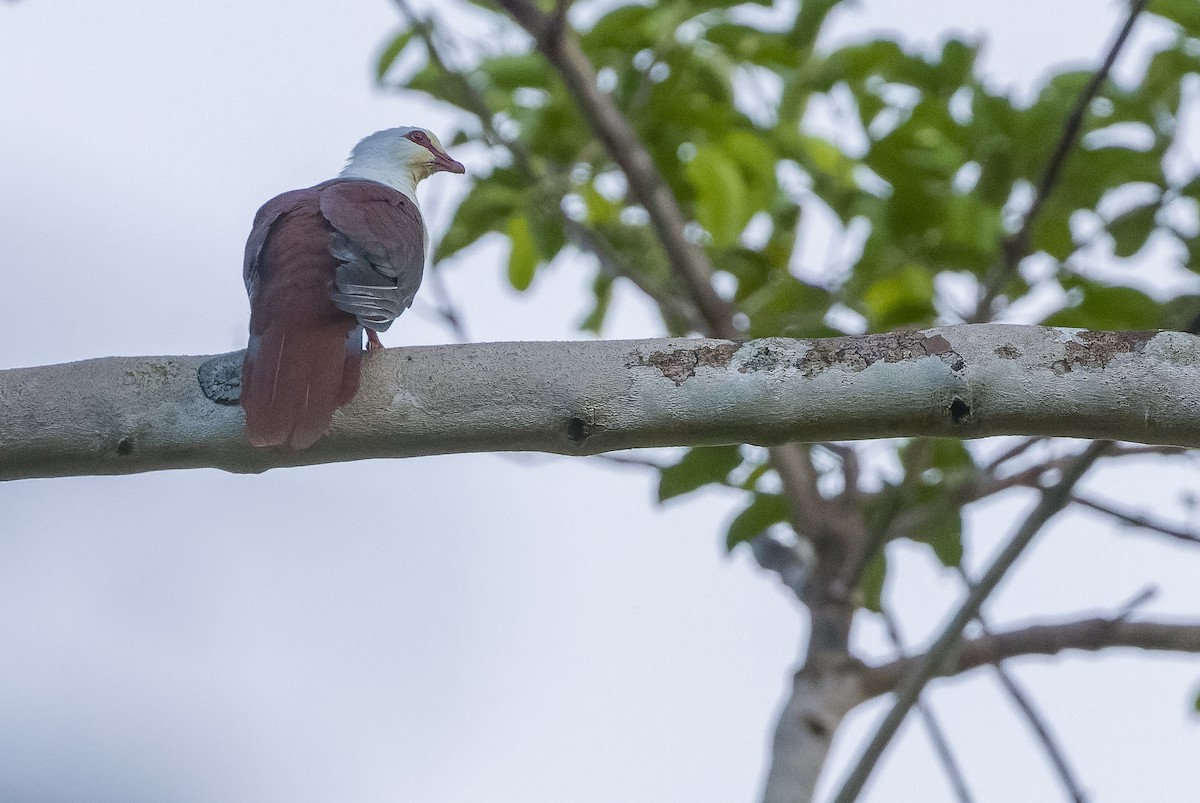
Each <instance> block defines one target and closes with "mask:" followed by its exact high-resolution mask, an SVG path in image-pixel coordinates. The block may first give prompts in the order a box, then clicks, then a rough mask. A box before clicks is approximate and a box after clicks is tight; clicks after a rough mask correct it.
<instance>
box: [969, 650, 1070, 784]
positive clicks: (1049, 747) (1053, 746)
mask: <svg viewBox="0 0 1200 803" xmlns="http://www.w3.org/2000/svg"><path fill="white" fill-rule="evenodd" d="M985 632H986V631H985ZM992 670H993V671H994V672H995V673H996V677H997V678H998V679H999V681H1000V685H1001V686H1003V687H1004V691H1005V692H1006V693H1007V694H1008V696H1009V697H1010V698H1011V699H1012V701H1013V704H1014V705H1016V706H1017V709H1018V710H1019V711H1020V712H1021V714H1022V715H1024V717H1025V721H1026V722H1028V723H1029V726H1030V727H1031V728H1033V733H1034V735H1035V736H1037V739H1038V741H1039V742H1041V744H1042V748H1043V749H1044V750H1045V751H1046V757H1047V758H1048V759H1049V760H1050V765H1051V766H1052V767H1054V771H1055V772H1056V773H1057V774H1058V777H1059V780H1061V781H1062V783H1063V786H1064V787H1065V789H1066V792H1067V794H1068V795H1069V796H1070V798H1071V800H1073V801H1075V803H1085V801H1086V800H1087V798H1086V797H1085V796H1084V794H1083V787H1082V786H1081V785H1080V784H1079V781H1078V779H1076V778H1075V774H1074V772H1073V771H1072V770H1071V765H1070V764H1068V763H1067V757H1066V754H1065V753H1063V751H1062V748H1061V747H1059V745H1058V741H1057V740H1056V739H1055V738H1054V736H1053V734H1051V733H1050V728H1049V727H1048V726H1047V725H1046V723H1045V721H1044V720H1043V718H1042V715H1041V714H1040V713H1039V712H1038V710H1037V708H1035V707H1034V705H1033V700H1031V699H1030V698H1029V695H1028V694H1026V693H1025V690H1024V689H1022V688H1021V686H1020V684H1018V683H1017V681H1016V679H1015V678H1013V676H1012V673H1011V672H1009V671H1008V670H1007V669H1005V668H1004V665H1003V664H1000V663H995V664H992Z"/></svg>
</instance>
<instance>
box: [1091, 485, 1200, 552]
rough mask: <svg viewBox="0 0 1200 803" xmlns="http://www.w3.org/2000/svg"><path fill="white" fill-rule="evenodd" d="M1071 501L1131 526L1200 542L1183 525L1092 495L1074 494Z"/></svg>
mask: <svg viewBox="0 0 1200 803" xmlns="http://www.w3.org/2000/svg"><path fill="white" fill-rule="evenodd" d="M1071 501H1072V502H1074V503H1075V504H1077V505H1079V506H1081V507H1086V508H1089V509H1091V510H1094V511H1096V512H1097V513H1103V514H1104V515H1106V516H1109V517H1111V518H1114V519H1116V520H1117V521H1119V522H1122V523H1124V524H1128V525H1129V526H1131V527H1141V528H1143V529H1146V530H1151V531H1153V532H1156V533H1161V534H1162V535H1168V536H1170V537H1171V538H1176V539H1178V540H1180V541H1187V542H1188V543H1190V544H1200V535H1196V534H1195V533H1193V532H1190V531H1188V530H1185V529H1183V528H1181V527H1172V526H1170V525H1169V524H1163V523H1162V522H1160V521H1155V520H1154V519H1151V518H1148V517H1146V516H1143V515H1141V514H1140V513H1130V512H1128V511H1125V510H1120V509H1118V508H1115V507H1113V506H1112V505H1109V504H1107V503H1105V502H1098V501H1096V500H1095V499H1091V498H1090V497H1086V496H1081V495H1080V494H1074V495H1073V496H1072V497H1071Z"/></svg>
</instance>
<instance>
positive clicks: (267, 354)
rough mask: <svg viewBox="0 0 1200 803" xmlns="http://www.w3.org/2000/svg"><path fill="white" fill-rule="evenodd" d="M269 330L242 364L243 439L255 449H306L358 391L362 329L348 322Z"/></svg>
mask: <svg viewBox="0 0 1200 803" xmlns="http://www.w3.org/2000/svg"><path fill="white" fill-rule="evenodd" d="M281 324H282V325H277V326H273V327H269V328H268V329H267V330H266V331H265V332H263V333H262V334H260V335H251V337H250V344H249V347H248V348H247V349H246V358H245V361H244V362H243V363H242V407H243V409H245V411H246V437H247V438H249V439H250V442H251V443H252V444H254V445H255V446H279V445H284V444H286V445H288V446H290V447H292V448H293V449H304V448H306V447H309V446H312V445H313V444H314V443H316V441H317V439H319V438H320V437H321V436H322V435H324V434H325V433H326V431H328V429H329V424H330V422H331V421H332V420H333V412H334V410H336V409H337V408H339V407H341V406H342V405H344V404H347V403H349V401H350V400H351V399H353V398H354V394H355V393H356V392H357V391H358V381H359V374H360V371H361V367H362V331H363V330H362V327H361V326H350V325H348V323H347V322H342V321H337V322H329V323H326V324H323V325H320V326H312V325H308V326H288V325H286V322H281Z"/></svg>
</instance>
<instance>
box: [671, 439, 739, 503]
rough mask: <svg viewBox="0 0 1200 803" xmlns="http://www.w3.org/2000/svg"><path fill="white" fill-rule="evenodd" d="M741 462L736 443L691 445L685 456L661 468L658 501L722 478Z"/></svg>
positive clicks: (688, 491) (722, 479) (721, 480)
mask: <svg viewBox="0 0 1200 803" xmlns="http://www.w3.org/2000/svg"><path fill="white" fill-rule="evenodd" d="M741 464H742V455H741V452H740V451H738V447H736V446H701V447H697V448H694V449H689V450H688V452H687V454H685V455H684V456H683V459H682V460H680V461H679V462H678V463H676V464H675V465H673V466H667V467H666V468H664V469H663V470H662V474H661V475H660V476H659V478H658V501H660V502H665V501H667V500H668V499H672V498H674V497H676V496H682V495H683V494H687V493H691V492H692V491H695V490H697V489H699V488H702V487H704V486H705V485H708V484H709V483H711V482H723V481H724V480H725V478H726V477H728V476H729V472H731V471H733V470H734V469H735V468H737V467H738V466H740V465H741Z"/></svg>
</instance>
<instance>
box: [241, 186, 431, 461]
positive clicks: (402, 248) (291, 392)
mask: <svg viewBox="0 0 1200 803" xmlns="http://www.w3.org/2000/svg"><path fill="white" fill-rule="evenodd" d="M424 260H425V254H424V227H423V224H422V222H421V217H420V213H419V212H418V211H417V209H416V205H415V203H414V202H413V200H412V199H411V198H409V197H407V196H406V195H404V194H403V193H401V192H399V191H398V190H395V189H393V188H391V187H389V186H387V185H384V184H381V183H378V182H375V181H369V180H363V179H354V178H340V179H334V180H332V181H327V182H324V183H323V184H318V185H317V186H315V187H310V188H308V189H304V190H295V191H293V192H288V193H284V194H283V195H280V196H277V197H276V198H273V199H272V200H270V201H268V202H267V203H266V204H265V205H264V206H263V207H262V209H260V210H259V212H258V215H257V216H256V218H255V221H254V228H253V230H252V231H251V234H250V239H249V240H248V241H247V243H246V261H245V279H246V288H247V291H248V292H249V294H250V343H249V346H248V348H247V350H246V357H245V361H244V363H243V368H242V407H243V408H244V409H245V411H246V435H247V437H248V438H249V440H250V442H251V443H253V444H254V445H255V446H273V445H281V444H286V445H288V446H291V447H292V448H294V449H303V448H305V447H307V446H310V445H312V444H313V443H314V442H315V441H316V440H317V439H318V438H320V437H321V436H322V435H323V434H325V432H326V430H328V428H329V424H330V422H331V420H332V418H333V413H334V411H335V410H336V409H337V408H338V407H341V406H342V405H344V404H346V403H348V402H349V401H350V400H351V399H352V398H354V394H355V392H356V391H357V390H358V382H359V372H360V368H361V361H362V332H363V326H364V325H365V326H368V327H370V328H371V329H372V330H375V331H383V330H385V329H387V327H388V326H389V325H390V324H391V322H392V320H394V319H395V317H396V316H397V315H399V314H400V313H401V312H403V310H404V309H405V308H406V307H408V306H409V305H410V304H411V303H412V297H413V295H414V294H415V293H416V290H417V287H418V286H419V285H420V281H421V271H422V268H423V264H424Z"/></svg>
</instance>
